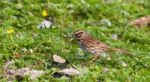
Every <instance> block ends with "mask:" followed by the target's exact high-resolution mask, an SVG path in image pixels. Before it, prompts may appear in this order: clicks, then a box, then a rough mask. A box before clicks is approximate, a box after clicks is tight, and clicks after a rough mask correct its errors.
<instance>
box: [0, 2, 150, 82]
mask: <svg viewBox="0 0 150 82" xmlns="http://www.w3.org/2000/svg"><path fill="white" fill-rule="evenodd" d="M108 1H113V2H110V3H106V2H105V0H81V1H80V0H45V1H44V0H36V1H35V0H33V1H31V0H23V1H19V0H3V1H0V6H1V11H0V13H1V14H0V59H1V62H0V67H2V66H3V64H4V63H5V62H6V61H7V60H15V61H16V63H15V66H16V67H18V68H20V67H26V66H29V65H32V64H34V63H37V61H38V62H41V63H40V64H39V65H37V66H35V67H34V68H35V69H40V70H45V71H47V72H48V73H47V74H46V75H44V76H42V77H40V78H38V79H37V80H35V82H66V81H69V79H67V78H54V77H53V76H52V74H53V72H54V70H55V68H54V67H52V66H51V62H52V58H51V57H52V55H53V54H58V55H60V56H61V57H63V58H65V59H66V60H68V61H69V62H70V64H74V65H75V66H77V67H78V68H79V69H80V70H82V72H83V74H82V75H80V76H75V77H72V79H71V81H72V82H97V81H100V82H147V81H149V80H150V46H149V45H150V38H149V37H150V32H149V31H150V29H149V28H147V27H143V28H142V29H136V28H135V27H134V26H127V24H128V22H129V21H130V20H134V19H136V18H138V17H141V16H146V15H149V13H150V10H149V9H150V1H149V0H108ZM44 9H47V10H48V13H49V16H53V17H54V19H55V22H54V26H53V28H50V29H38V28H37V26H38V25H39V24H40V22H41V21H42V20H44V18H43V17H42V15H41V13H42V10H44ZM102 19H108V20H109V21H110V22H111V25H110V26H109V25H107V23H106V24H105V23H104V24H101V22H100V21H101V20H102ZM9 29H14V33H11V34H8V33H7V31H8V30H9ZM79 29H84V30H86V31H87V32H89V33H90V34H91V35H92V36H93V37H95V38H97V39H99V40H101V41H103V42H105V43H107V44H109V45H110V46H112V47H116V48H122V49H126V50H129V51H131V52H132V53H133V54H134V57H127V56H121V55H117V54H115V53H112V54H111V55H112V57H111V60H107V58H104V59H98V60H97V61H96V62H94V63H93V64H91V65H90V66H83V65H81V63H82V62H86V61H88V60H89V59H90V58H91V57H92V55H91V54H89V53H85V54H84V56H81V54H82V53H83V51H81V50H80V48H79V46H78V45H77V42H76V41H72V40H71V39H72V33H73V32H74V31H76V30H79ZM112 34H117V35H119V39H118V40H114V39H112V38H111V37H110V36H111V35H112ZM22 49H27V52H23V51H22ZM30 50H34V51H33V53H30ZM16 54H20V55H21V57H19V58H16V57H15V55H16ZM122 61H123V62H125V63H126V64H127V67H123V66H122V63H121V62H122ZM104 67H108V68H109V69H110V71H108V72H104V71H103V68H104ZM1 73H2V71H0V74H1ZM1 75H2V74H1ZM0 81H1V82H2V81H5V79H4V78H2V77H1V78H0ZM27 81H29V82H30V80H29V79H28V78H27V79H24V82H27Z"/></svg>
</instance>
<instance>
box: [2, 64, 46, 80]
mask: <svg viewBox="0 0 150 82" xmlns="http://www.w3.org/2000/svg"><path fill="white" fill-rule="evenodd" d="M13 63H14V61H8V62H6V64H5V65H4V66H3V75H4V77H5V78H6V79H7V80H8V81H10V82H12V81H13V80H14V79H15V78H14V77H16V79H20V78H23V77H25V76H29V77H30V79H32V80H33V79H36V78H38V77H40V76H42V75H43V74H45V71H43V70H33V69H32V68H30V67H25V68H20V69H10V68H9V67H10V66H11V65H12V64H13Z"/></svg>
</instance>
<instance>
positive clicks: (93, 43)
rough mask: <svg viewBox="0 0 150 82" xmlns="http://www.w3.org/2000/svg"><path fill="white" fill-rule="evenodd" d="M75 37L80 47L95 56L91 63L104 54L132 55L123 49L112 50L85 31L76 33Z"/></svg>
mask: <svg viewBox="0 0 150 82" xmlns="http://www.w3.org/2000/svg"><path fill="white" fill-rule="evenodd" d="M73 37H74V38H75V39H76V40H77V41H78V43H79V46H80V47H81V48H82V49H83V50H84V51H87V52H89V53H91V54H94V58H92V59H91V60H90V61H89V62H93V61H94V60H96V59H97V58H98V57H99V56H100V55H101V54H102V53H104V52H109V51H115V52H121V53H125V54H130V53H129V52H126V51H124V50H122V49H118V48H111V47H110V46H108V45H106V44H105V43H103V42H101V41H99V40H97V39H95V38H93V37H92V36H90V35H89V34H88V33H87V32H86V31H84V30H78V31H76V32H74V34H73Z"/></svg>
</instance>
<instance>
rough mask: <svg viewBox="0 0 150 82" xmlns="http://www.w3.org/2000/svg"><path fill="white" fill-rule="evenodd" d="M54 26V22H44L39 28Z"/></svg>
mask: <svg viewBox="0 0 150 82" xmlns="http://www.w3.org/2000/svg"><path fill="white" fill-rule="evenodd" d="M51 26H52V22H51V21H48V20H44V21H43V22H42V23H41V24H40V25H39V26H38V28H50V27H51Z"/></svg>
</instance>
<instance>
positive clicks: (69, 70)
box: [59, 67, 81, 76]
mask: <svg viewBox="0 0 150 82" xmlns="http://www.w3.org/2000/svg"><path fill="white" fill-rule="evenodd" d="M59 72H60V73H64V74H66V75H69V76H74V75H80V74H81V73H80V72H79V71H78V70H76V69H74V68H72V67H70V68H66V69H63V70H60V71H59Z"/></svg>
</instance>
